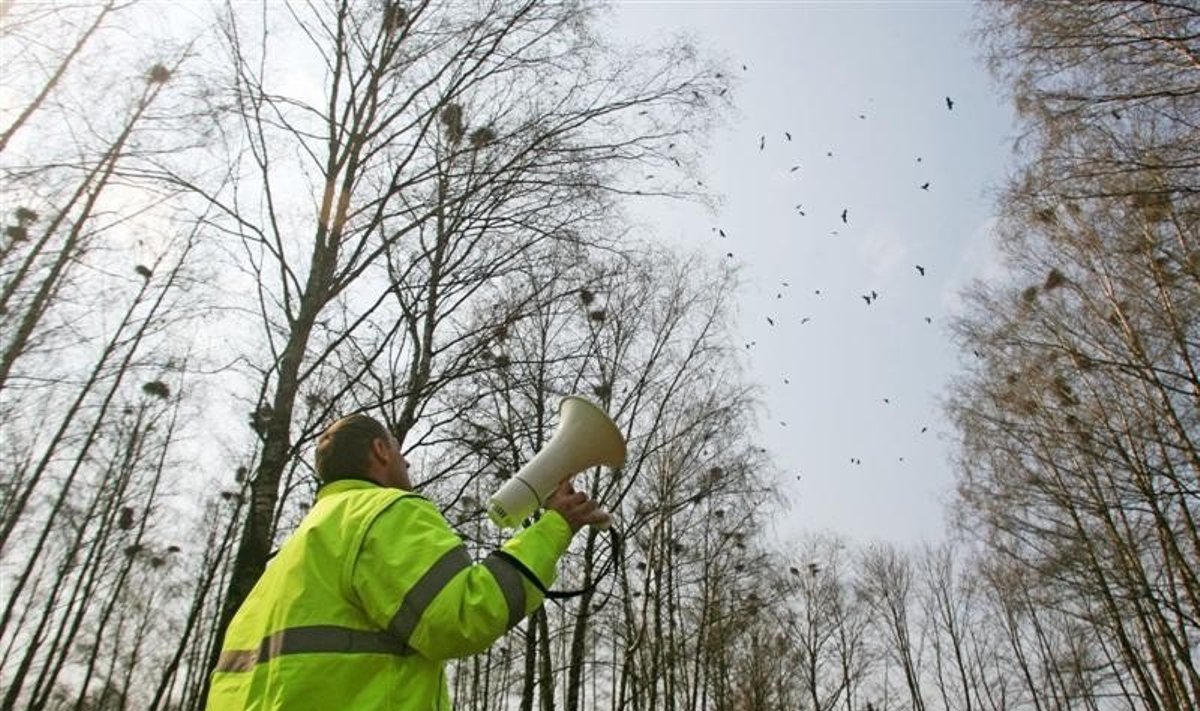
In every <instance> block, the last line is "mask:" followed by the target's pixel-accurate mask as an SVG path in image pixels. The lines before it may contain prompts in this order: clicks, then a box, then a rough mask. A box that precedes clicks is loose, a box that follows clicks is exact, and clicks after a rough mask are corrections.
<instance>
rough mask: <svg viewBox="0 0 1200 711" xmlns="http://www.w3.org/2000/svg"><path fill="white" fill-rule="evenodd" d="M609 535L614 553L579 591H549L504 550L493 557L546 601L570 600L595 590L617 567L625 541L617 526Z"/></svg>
mask: <svg viewBox="0 0 1200 711" xmlns="http://www.w3.org/2000/svg"><path fill="white" fill-rule="evenodd" d="M608 534H609V538H610V541H611V547H612V552H611V554H610V555H609V557H608V560H606V561H605V562H604V564H603V565H602V566H600V572H598V573H596V577H595V578H593V579H592V582H591V583H590V584H588V585H586V586H584V587H582V588H580V589H578V590H550V589H547V588H546V586H545V584H544V583H542V581H541V580H540V579H539V578H538V576H536V575H534V573H533V571H532V570H530V569H529V568H527V567H526V566H525V564H524V563H522V562H521V561H520V560H518V559H517V557H516V556H514V555H513V554H511V553H508V552H506V551H502V550H496V551H493V555H495V556H497V557H499V558H502V559H504V561H505V562H507V563H509V564H511V565H512V567H514V568H516V569H517V570H518V571H520V573H521V575H524V576H525V577H526V578H527V579H528V580H529V582H530V583H532V584H533V586H534V587H535V588H537V589H538V590H540V591H541V593H542V594H543V595H545V596H546V599H548V600H569V599H571V598H573V597H579V596H580V595H583V594H584V593H588V592H591V591H592V590H595V589H596V586H597V585H599V584H600V581H601V580H603V579H604V578H605V576H607V575H608V574H609V573H610V572H612V569H613V567H614V566H615V565H616V559H617V558H618V557H619V556H620V555H621V554H622V543H623V541H624V539H623V537H622V536H621V533H620V532H619V531H618V530H617V529H616V527H615V526H614V527H610V528H609V529H608Z"/></svg>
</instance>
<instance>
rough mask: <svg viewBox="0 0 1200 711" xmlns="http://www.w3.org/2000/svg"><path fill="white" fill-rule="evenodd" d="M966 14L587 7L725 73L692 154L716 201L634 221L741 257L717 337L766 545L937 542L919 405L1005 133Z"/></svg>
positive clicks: (1008, 127) (900, 9) (978, 229)
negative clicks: (730, 332) (777, 478)
mask: <svg viewBox="0 0 1200 711" xmlns="http://www.w3.org/2000/svg"><path fill="white" fill-rule="evenodd" d="M975 10H976V8H975V6H974V5H973V4H972V3H967V2H828V3H813V2H787V3H784V2H743V1H741V0H738V1H736V2H734V1H729V2H699V1H695V0H691V1H680V2H662V1H660V2H632V1H627V2H622V3H619V4H617V5H616V13H615V15H614V16H613V17H611V18H610V20H609V29H610V31H612V32H614V33H616V34H617V35H618V36H620V37H622V38H627V39H629V40H633V41H638V42H653V41H654V39H655V38H663V37H666V36H669V35H671V34H675V33H679V32H684V33H687V34H690V35H692V36H694V38H695V39H696V40H697V41H698V43H699V44H700V45H701V46H703V47H706V48H707V49H709V50H712V51H715V52H716V53H717V54H718V56H723V57H725V58H726V59H727V61H728V63H729V66H730V68H731V69H733V70H735V71H736V72H738V73H740V75H741V76H740V80H741V85H740V87H739V88H738V90H737V95H736V96H735V97H734V103H735V104H736V105H737V115H736V116H735V117H734V119H733V120H732V121H731V122H730V124H729V126H728V127H727V128H725V129H724V130H722V131H721V132H720V133H719V134H718V135H717V136H716V137H715V140H714V141H713V143H712V148H711V151H710V152H709V154H708V155H707V156H705V171H706V173H707V180H706V183H708V184H709V185H710V186H712V188H713V189H714V190H716V191H718V192H719V193H721V195H722V198H723V203H722V205H721V207H720V208H719V210H718V212H717V213H716V214H711V213H709V212H707V211H705V210H704V209H702V208H699V207H695V206H690V205H676V206H673V207H664V206H662V205H653V206H645V207H644V208H643V210H644V212H643V213H642V214H640V215H639V217H640V218H642V219H644V220H646V221H648V222H649V223H651V225H652V226H653V228H654V230H655V232H656V233H658V234H660V235H661V236H662V237H663V238H664V239H669V240H672V241H676V242H679V243H682V244H686V245H691V246H695V247H697V248H701V249H703V250H705V251H706V252H709V253H711V254H712V255H713V256H714V258H719V259H728V257H726V256H725V255H726V253H727V252H732V253H733V255H734V256H733V258H732V259H733V260H734V261H735V262H736V264H737V265H738V267H739V269H740V270H741V274H742V278H743V281H744V287H743V289H742V292H741V293H740V294H739V296H738V300H737V301H738V303H739V314H738V320H739V329H740V334H739V338H740V339H741V340H740V343H742V344H745V343H750V342H754V343H755V345H753V346H752V347H751V348H749V349H743V351H742V352H743V353H744V354H745V357H746V362H745V365H746V368H747V375H748V377H749V378H750V379H751V380H752V381H753V382H756V383H758V384H760V385H761V386H762V394H763V400H764V405H765V410H764V412H763V418H762V431H761V433H760V439H761V441H762V443H763V444H764V445H765V446H766V447H767V448H768V450H769V452H770V453H771V455H772V457H773V458H774V460H775V462H776V463H777V465H778V466H779V467H780V468H781V469H782V470H783V471H784V472H785V477H784V483H785V486H786V493H787V495H788V509H789V510H788V514H787V516H786V517H785V519H784V520H783V521H781V522H780V524H781V525H780V529H779V534H780V536H781V537H782V539H783V540H785V541H786V540H789V539H790V538H791V537H793V536H795V535H797V534H799V533H801V532H805V531H832V532H836V533H838V534H840V535H843V536H846V537H848V538H850V539H851V540H853V541H857V542H868V541H871V540H888V541H893V542H896V543H899V544H917V543H920V542H922V541H930V542H934V541H937V540H940V539H941V538H942V537H943V534H944V521H945V516H944V506H945V503H946V501H947V500H948V499H949V497H950V495H951V492H952V487H953V480H954V475H953V470H952V465H951V462H950V456H951V454H952V452H951V441H950V434H949V427H948V424H947V422H946V421H945V419H944V418H943V416H942V412H941V402H942V401H943V400H944V398H945V396H946V388H947V386H948V384H949V382H950V379H951V377H952V376H953V374H954V373H955V372H956V371H957V370H959V369H960V367H961V366H960V355H959V353H958V352H957V350H956V349H955V348H954V345H953V343H952V341H951V338H950V334H949V332H948V329H947V316H948V314H950V313H953V312H954V310H955V309H956V308H957V306H958V297H957V294H958V292H959V291H960V290H961V288H962V287H963V286H964V285H965V284H966V283H968V282H969V281H970V280H971V279H972V278H974V277H978V276H984V275H986V274H989V273H994V271H995V256H994V250H993V248H992V246H991V242H990V239H989V231H990V223H991V221H992V220H993V215H994V211H995V210H994V205H993V195H994V191H995V189H996V188H997V187H998V186H999V185H1000V184H1001V182H1002V180H1003V178H1004V176H1005V174H1006V171H1007V169H1008V166H1009V164H1010V156H1011V150H1010V145H1011V142H1012V139H1013V137H1014V131H1015V129H1014V128H1013V126H1012V123H1011V111H1010V109H1009V107H1008V104H1007V103H1006V101H1005V99H1004V98H1003V97H1002V96H1001V95H1000V94H999V92H998V91H997V89H996V87H995V85H994V84H993V82H992V81H991V79H990V77H989V76H988V74H987V73H986V71H985V69H984V67H983V65H982V63H981V61H980V59H979V54H980V52H979V48H978V46H977V43H975V42H974V41H973V40H972V38H971V37H970V32H971V30H972V29H973V28H974V26H975ZM742 65H745V69H744V70H743V69H742ZM947 96H948V97H950V98H951V99H952V100H953V102H954V106H953V109H952V110H951V109H949V108H948V107H947V104H946V97H947ZM785 132H789V133H790V134H791V137H792V140H791V141H788V139H787V137H786V136H785ZM763 136H765V146H764V147H763V148H762V149H761V150H760V148H759V145H760V141H761V140H763V139H762V137H763ZM829 153H832V156H830V155H828V154H829ZM796 165H799V166H800V168H799V169H798V170H796V171H794V172H793V171H792V170H791V168H792V167H793V166H796ZM926 182H928V184H929V185H928V189H927V190H923V189H922V188H921V186H922V185H923V184H925V183H926ZM797 204H799V205H801V207H800V208H799V210H798V209H797V208H796V206H797ZM843 210H846V222H845V223H843V222H842V219H841V214H842V211H843ZM800 211H803V212H804V215H801V214H800ZM717 228H719V229H721V230H724V232H725V234H726V237H725V238H721V237H720V236H719V234H718V233H717V232H716V231H715V229H717ZM917 265H921V266H922V267H923V268H924V269H925V274H924V276H922V275H921V274H920V273H919V272H918V270H917V269H916V266H917ZM784 282H786V283H787V284H788V285H787V286H785V285H784ZM817 290H820V294H819V295H818V294H817V293H816V291H817ZM871 292H875V293H876V294H877V295H878V297H877V298H876V299H873V300H872V302H871V303H870V304H869V305H868V304H867V303H866V301H865V300H864V299H863V298H862V296H863V295H870V294H871ZM768 317H770V318H771V319H772V320H773V321H774V322H775V323H774V326H772V325H771V324H770V323H769V322H768V321H767V318H768ZM926 317H929V318H930V319H931V322H927V321H926ZM805 318H807V319H810V320H809V321H807V322H803V319H805ZM885 398H886V399H887V400H888V402H884V399H885ZM785 423H786V424H785ZM923 427H927V428H928V430H927V431H926V432H925V433H921V429H922V428H923ZM901 458H903V459H901ZM852 459H853V460H856V461H857V460H861V462H862V463H861V464H856V463H852V461H851V460H852ZM797 476H798V477H799V478H798V479H797Z"/></svg>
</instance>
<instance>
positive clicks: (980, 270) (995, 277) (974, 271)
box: [942, 216, 1005, 313]
mask: <svg viewBox="0 0 1200 711" xmlns="http://www.w3.org/2000/svg"><path fill="white" fill-rule="evenodd" d="M997 222H998V218H996V217H995V216H991V217H988V218H987V219H985V220H983V221H982V222H980V223H979V224H978V225H976V227H975V229H974V230H972V231H971V235H970V236H969V237H968V238H967V239H966V240H964V245H965V246H964V247H963V248H962V249H961V250H960V251H959V254H958V259H957V260H956V261H955V262H954V266H953V268H952V270H951V273H950V275H949V277H948V278H947V279H946V280H945V281H944V282H943V289H942V305H943V306H944V307H945V308H946V310H947V311H948V312H950V313H961V312H962V291H963V289H965V288H966V287H967V286H968V285H969V284H970V283H971V282H972V281H974V280H976V279H981V280H983V281H985V282H996V281H999V280H1001V279H1003V278H1004V276H1005V269H1004V258H1003V254H1002V253H1001V252H1000V249H999V246H998V244H997V242H996V237H995V231H996V225H997Z"/></svg>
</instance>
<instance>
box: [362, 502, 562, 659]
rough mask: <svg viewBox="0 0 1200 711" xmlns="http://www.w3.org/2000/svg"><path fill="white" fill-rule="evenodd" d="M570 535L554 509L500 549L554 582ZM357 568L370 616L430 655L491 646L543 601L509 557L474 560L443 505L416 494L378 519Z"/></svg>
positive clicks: (544, 579)
mask: <svg viewBox="0 0 1200 711" xmlns="http://www.w3.org/2000/svg"><path fill="white" fill-rule="evenodd" d="M571 536H572V532H571V528H570V526H569V524H567V521H566V519H564V518H563V517H562V516H561V515H559V514H558V513H557V512H555V511H547V512H546V513H545V514H544V515H543V516H542V517H541V518H540V519H539V520H538V521H537V522H536V523H535V524H533V525H532V526H530V527H529V528H526V529H525V530H523V531H521V532H520V533H518V534H517V535H516V536H514V537H513V538H511V539H509V540H508V541H507V542H506V543H505V544H504V545H503V546H502V547H501V550H503V551H504V552H505V553H507V554H508V555H510V556H512V557H514V558H516V559H517V560H519V561H520V562H521V563H522V564H523V565H524V566H525V567H526V568H527V569H528V570H529V571H530V572H532V573H533V574H535V575H536V576H537V577H538V579H539V580H541V581H542V583H543V584H544V585H545V586H546V587H549V586H550V585H552V584H553V583H554V579H555V567H556V566H557V564H558V559H559V558H560V557H562V555H563V553H564V552H566V549H567V546H568V545H569V544H570V542H571ZM350 569H351V572H350V581H349V582H350V588H351V590H350V592H351V594H352V595H353V596H354V597H355V598H356V600H357V602H358V603H359V604H360V605H361V607H362V609H363V610H364V611H365V612H366V614H367V616H368V617H369V618H370V619H371V621H372V622H374V623H375V624H377V625H379V626H380V627H382V628H384V629H387V630H388V631H390V632H391V633H392V634H393V635H395V636H396V637H398V638H399V639H400V640H401V641H402V642H404V643H405V644H406V645H408V647H409V648H410V649H412V650H414V651H416V652H417V653H419V654H421V655H422V656H424V657H426V658H429V659H450V658H454V657H463V656H468V655H471V654H476V653H478V652H481V651H483V650H484V649H487V647H488V646H490V645H491V644H492V642H494V641H496V640H497V639H499V638H500V637H501V636H502V635H503V634H504V633H505V632H507V631H508V630H509V629H511V628H512V627H513V626H514V625H516V624H517V623H518V622H520V621H521V620H522V619H524V618H525V616H527V615H528V614H529V613H531V612H533V611H534V610H535V609H537V608H538V606H539V605H541V604H542V599H543V596H542V593H541V592H540V591H539V590H538V589H537V588H536V587H535V586H534V585H533V584H532V583H531V582H530V581H529V580H527V579H526V578H525V576H524V575H522V573H521V572H520V571H519V570H517V568H516V567H515V566H513V564H512V563H511V562H509V561H508V560H505V558H504V557H503V556H499V555H496V554H495V553H493V554H491V555H489V556H487V557H486V558H485V559H484V560H482V561H480V562H478V563H475V562H473V561H472V560H471V557H470V554H469V553H468V552H467V549H466V547H465V546H464V545H463V543H462V540H461V539H460V538H459V537H458V535H457V534H455V533H454V530H453V529H452V528H451V527H450V524H449V523H447V521H446V519H445V518H444V517H443V516H442V514H441V512H439V511H438V510H437V507H436V506H434V505H433V504H432V503H430V502H429V501H427V500H425V499H423V498H420V497H415V496H412V497H405V498H402V499H400V500H398V501H396V502H395V503H393V504H392V505H391V506H389V507H388V508H387V509H386V510H385V511H384V512H383V513H382V514H380V515H379V516H377V517H376V518H375V520H374V521H373V522H372V523H371V525H370V527H369V528H368V530H367V532H366V534H365V535H364V536H363V539H362V544H361V546H360V547H359V550H358V555H357V556H356V559H355V560H354V562H353V564H352V565H351V567H350Z"/></svg>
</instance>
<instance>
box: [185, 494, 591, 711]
mask: <svg viewBox="0 0 1200 711" xmlns="http://www.w3.org/2000/svg"><path fill="white" fill-rule="evenodd" d="M571 535H572V533H571V528H570V525H569V524H568V523H567V521H566V519H564V518H563V517H562V516H561V515H559V514H558V513H557V512H554V511H547V512H546V515H544V516H542V517H541V519H539V520H538V521H537V523H535V524H534V525H532V526H530V527H529V528H526V529H525V530H523V531H521V532H520V533H518V534H517V535H516V536H514V537H513V538H512V539H510V540H509V541H508V542H507V543H505V544H504V545H503V547H502V548H501V550H502V551H503V552H504V553H505V554H507V555H509V556H512V557H513V558H515V559H516V560H518V561H520V563H521V564H523V565H524V567H525V568H526V569H527V570H528V571H529V572H531V573H533V574H534V575H536V576H537V578H538V580H540V581H541V582H542V583H543V584H544V586H545V587H549V586H550V585H552V584H553V582H554V578H555V567H556V565H557V563H558V559H559V558H560V557H561V556H562V554H563V553H564V552H565V551H566V549H567V546H568V545H569V544H570V541H571ZM542 598H543V596H542V593H541V592H540V591H539V590H538V589H537V588H536V587H535V586H534V585H533V584H532V583H531V582H530V581H529V580H528V579H526V577H525V576H524V575H523V574H522V573H521V571H520V570H519V569H518V568H517V567H516V566H515V565H514V564H513V563H512V562H511V561H510V560H508V559H506V557H505V556H504V555H503V554H497V553H492V554H491V555H489V556H488V557H487V558H485V559H484V560H483V561H482V562H480V563H473V562H472V560H471V557H470V555H469V554H468V553H467V550H466V548H465V547H464V546H463V544H462V540H461V539H460V538H459V537H458V536H457V535H456V534H455V533H454V531H453V530H452V529H451V528H450V525H449V524H448V523H447V522H446V519H445V518H443V517H442V515H441V513H440V512H439V511H438V510H437V508H436V507H435V506H434V505H433V504H432V503H430V502H429V501H428V500H426V499H424V498H422V497H420V496H418V495H416V494H413V493H412V492H407V491H402V490H400V489H389V488H384V487H381V486H378V485H376V484H373V483H371V482H368V481H364V480H358V479H348V480H342V481H336V482H333V483H331V484H327V485H325V486H323V487H322V488H321V489H320V491H319V492H318V493H317V502H316V505H315V506H313V509H312V510H311V511H310V512H309V513H308V515H307V516H305V517H304V520H303V521H302V522H301V524H300V527H299V528H298V529H297V530H296V532H295V533H293V534H292V536H291V538H289V539H288V540H287V542H286V543H285V544H284V545H283V547H282V548H281V549H280V550H279V553H278V554H277V555H276V556H275V557H274V558H273V559H272V560H271V562H270V563H269V564H268V565H267V568H266V571H265V572H264V573H263V575H262V577H261V578H260V579H259V581H258V583H257V584H256V585H255V586H254V589H253V590H251V591H250V595H249V596H248V597H247V598H246V601H245V602H244V603H243V604H242V606H241V608H240V609H239V610H238V611H237V614H236V615H234V617H233V620H232V622H230V625H229V629H228V630H227V631H226V633H225V641H224V644H223V645H222V648H221V656H220V661H219V662H218V663H217V668H216V671H215V672H213V675H212V679H211V686H210V688H209V695H208V709H209V711H243V710H251V709H253V710H256V711H257V710H260V709H262V710H266V709H272V710H273V709H286V710H287V711H301V710H304V709H313V710H314V711H315V710H317V709H319V710H320V711H333V710H337V709H401V710H409V709H412V710H414V711H415V710H417V709H420V710H421V711H431V710H433V709H438V710H441V709H449V708H450V707H451V706H450V693H449V689H448V687H447V684H446V678H445V671H444V664H445V660H447V659H451V658H455V657H463V656H468V655H471V654H475V653H477V652H480V651H482V650H484V649H486V648H487V647H488V646H489V645H491V644H492V642H494V641H496V640H497V639H499V638H500V637H501V636H502V635H503V634H504V633H505V632H506V631H508V630H509V629H510V628H512V627H513V626H514V625H516V624H517V623H518V622H520V621H521V620H522V619H523V618H524V617H525V616H526V615H528V614H529V613H531V612H533V611H534V610H535V609H537V607H538V606H539V605H541V604H542Z"/></svg>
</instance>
